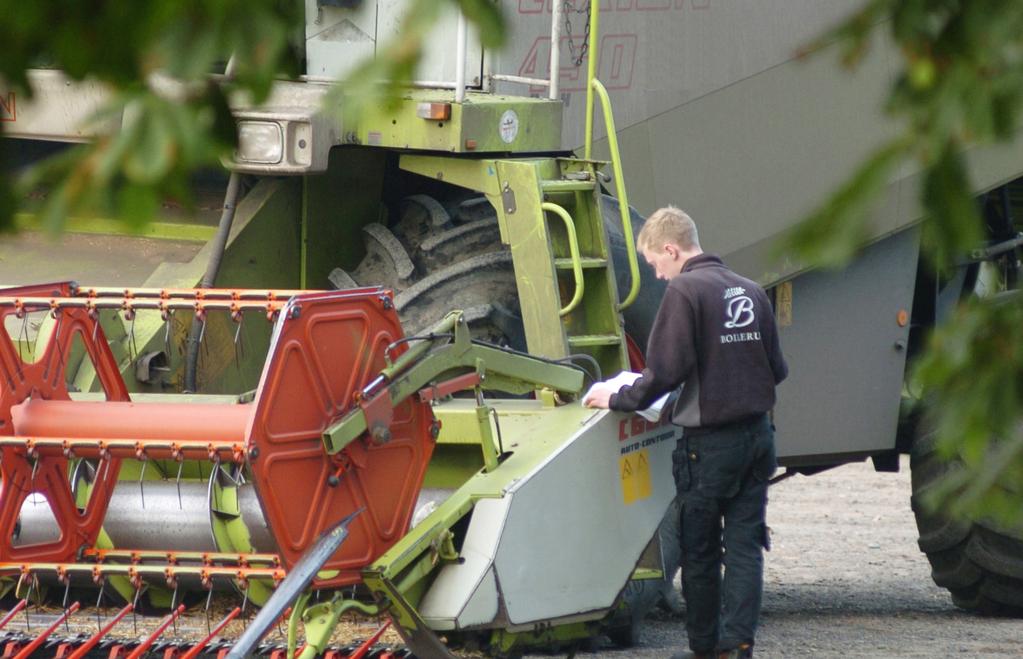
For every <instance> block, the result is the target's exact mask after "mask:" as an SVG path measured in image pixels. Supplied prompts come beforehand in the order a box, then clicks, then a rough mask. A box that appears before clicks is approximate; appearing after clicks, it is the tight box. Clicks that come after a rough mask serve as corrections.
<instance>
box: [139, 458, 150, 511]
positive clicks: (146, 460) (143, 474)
mask: <svg viewBox="0 0 1023 659" xmlns="http://www.w3.org/2000/svg"><path fill="white" fill-rule="evenodd" d="M148 464H149V456H147V455H146V454H144V453H143V454H142V469H141V470H140V471H139V497H140V498H141V499H142V508H143V509H144V508H145V507H146V488H145V486H144V485H143V484H142V483H143V481H144V480H145V478H146V466H147V465H148Z"/></svg>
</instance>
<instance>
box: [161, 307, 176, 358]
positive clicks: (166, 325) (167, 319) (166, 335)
mask: <svg viewBox="0 0 1023 659" xmlns="http://www.w3.org/2000/svg"><path fill="white" fill-rule="evenodd" d="M173 315H174V310H173V309H169V310H167V311H165V312H164V314H163V352H164V354H165V355H167V358H168V359H170V356H171V344H170V334H171V323H172V322H173Z"/></svg>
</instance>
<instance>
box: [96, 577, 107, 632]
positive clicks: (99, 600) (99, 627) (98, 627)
mask: <svg viewBox="0 0 1023 659" xmlns="http://www.w3.org/2000/svg"><path fill="white" fill-rule="evenodd" d="M106 587H107V580H106V579H103V580H102V581H100V582H99V596H98V597H96V631H97V632H100V631H102V630H103V622H102V619H101V618H100V606H101V604H102V603H103V591H104V590H105V589H106Z"/></svg>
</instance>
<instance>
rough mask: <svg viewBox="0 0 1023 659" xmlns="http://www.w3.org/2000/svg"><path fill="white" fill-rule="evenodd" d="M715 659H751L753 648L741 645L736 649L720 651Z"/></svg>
mask: <svg viewBox="0 0 1023 659" xmlns="http://www.w3.org/2000/svg"><path fill="white" fill-rule="evenodd" d="M717 659H753V646H752V645H750V644H749V643H743V644H742V645H740V646H739V647H737V648H733V649H731V650H722V651H720V652H718V656H717Z"/></svg>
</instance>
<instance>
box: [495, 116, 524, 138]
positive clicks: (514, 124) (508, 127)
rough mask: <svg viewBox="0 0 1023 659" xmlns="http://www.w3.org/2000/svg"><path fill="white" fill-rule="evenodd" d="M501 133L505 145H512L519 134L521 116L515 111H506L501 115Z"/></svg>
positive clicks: (498, 128)
mask: <svg viewBox="0 0 1023 659" xmlns="http://www.w3.org/2000/svg"><path fill="white" fill-rule="evenodd" d="M497 130H498V132H500V133H501V140H502V141H503V142H504V143H505V144H511V143H512V142H514V141H515V138H516V137H517V136H518V134H519V115H517V114H515V110H505V112H504V114H502V115H501V124H500V125H499V126H498V127H497Z"/></svg>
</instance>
